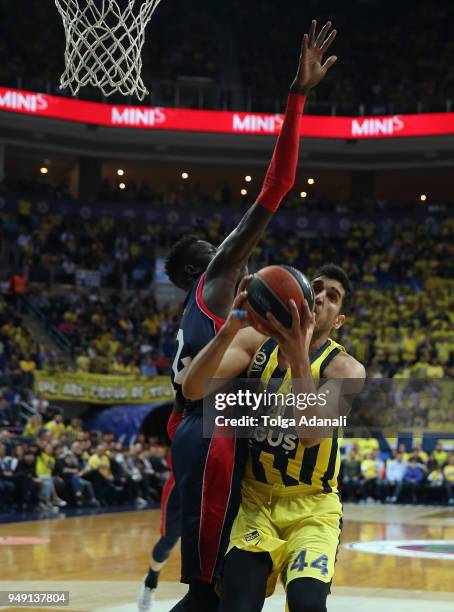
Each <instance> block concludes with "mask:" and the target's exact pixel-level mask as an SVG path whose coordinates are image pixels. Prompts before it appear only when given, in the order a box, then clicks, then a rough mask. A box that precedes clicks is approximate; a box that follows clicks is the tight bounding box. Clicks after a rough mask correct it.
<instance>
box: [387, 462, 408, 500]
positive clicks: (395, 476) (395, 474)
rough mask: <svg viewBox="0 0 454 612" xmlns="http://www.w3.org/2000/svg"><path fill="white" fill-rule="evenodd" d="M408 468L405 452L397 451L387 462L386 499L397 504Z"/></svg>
mask: <svg viewBox="0 0 454 612" xmlns="http://www.w3.org/2000/svg"><path fill="white" fill-rule="evenodd" d="M406 470H407V462H406V461H404V453H403V452H402V451H401V450H399V451H395V454H394V456H393V458H392V459H391V460H390V461H388V462H387V464H386V486H387V496H386V501H390V502H391V503H392V504H395V503H396V502H397V501H398V500H399V496H400V493H401V490H402V483H403V479H404V476H405V472H406Z"/></svg>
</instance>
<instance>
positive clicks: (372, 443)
mask: <svg viewBox="0 0 454 612" xmlns="http://www.w3.org/2000/svg"><path fill="white" fill-rule="evenodd" d="M355 442H356V443H357V445H358V451H359V455H360V457H361V458H362V459H364V458H365V457H366V456H367V455H368V454H369V453H371V452H372V451H374V450H377V451H378V450H379V449H380V445H379V444H378V440H377V439H376V438H358V439H357V440H355Z"/></svg>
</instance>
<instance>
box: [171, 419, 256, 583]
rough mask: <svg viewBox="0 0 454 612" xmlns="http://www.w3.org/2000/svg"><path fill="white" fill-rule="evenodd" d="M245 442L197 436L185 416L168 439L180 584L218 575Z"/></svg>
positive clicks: (195, 422)
mask: <svg viewBox="0 0 454 612" xmlns="http://www.w3.org/2000/svg"><path fill="white" fill-rule="evenodd" d="M246 456H247V441H246V440H236V439H235V438H226V437H215V436H214V437H212V438H204V437H203V419H202V416H201V414H200V413H195V412H194V413H190V414H189V415H188V416H186V417H185V418H184V419H183V421H182V423H181V424H180V426H179V427H178V429H177V431H176V433H175V437H174V439H173V441H172V458H173V470H174V474H175V480H176V484H177V488H178V493H179V498H180V511H181V582H185V583H189V582H192V581H193V580H202V581H204V582H212V580H213V579H214V578H215V577H216V576H217V575H218V574H219V572H220V569H221V565H222V561H223V558H224V555H225V552H226V550H227V546H228V542H229V536H230V530H231V527H232V524H233V521H234V519H235V516H236V513H237V511H238V508H239V503H240V489H241V478H242V476H243V472H244V464H245V458H246Z"/></svg>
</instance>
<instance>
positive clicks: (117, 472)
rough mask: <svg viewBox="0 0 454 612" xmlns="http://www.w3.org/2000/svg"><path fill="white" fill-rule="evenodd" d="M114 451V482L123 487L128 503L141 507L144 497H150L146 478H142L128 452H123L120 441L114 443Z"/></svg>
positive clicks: (144, 500) (143, 503)
mask: <svg viewBox="0 0 454 612" xmlns="http://www.w3.org/2000/svg"><path fill="white" fill-rule="evenodd" d="M114 451H115V452H114V455H113V458H112V462H111V466H112V473H113V474H114V478H115V483H116V484H117V485H118V486H120V487H122V488H123V489H124V492H125V495H126V497H127V499H128V501H129V502H130V503H133V504H136V505H137V506H138V507H139V508H143V507H144V506H146V505H147V501H146V499H144V497H150V491H149V488H148V486H147V485H148V482H147V480H144V478H143V476H142V474H141V472H140V469H139V468H138V465H137V464H136V462H134V461H131V460H130V457H129V453H128V452H124V450H123V445H122V444H121V443H120V442H118V443H117V444H115V445H114Z"/></svg>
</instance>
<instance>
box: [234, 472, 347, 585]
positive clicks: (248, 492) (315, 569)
mask: <svg viewBox="0 0 454 612" xmlns="http://www.w3.org/2000/svg"><path fill="white" fill-rule="evenodd" d="M341 527H342V504H341V502H340V500H339V497H338V495H337V493H313V494H308V492H307V488H306V491H304V492H303V491H302V489H301V487H282V486H280V487H277V486H274V487H273V486H271V485H266V484H262V483H258V482H253V481H246V480H244V481H243V484H242V501H241V505H240V508H239V510H238V514H237V516H236V519H235V521H234V523H233V527H232V531H231V534H230V543H229V547H228V551H227V554H228V552H229V551H230V550H231V549H232V548H234V547H236V548H239V549H241V550H247V551H250V552H268V553H269V554H270V556H271V559H272V561H273V569H272V573H271V575H270V577H269V580H268V586H267V596H269V595H271V594H272V593H273V592H274V589H275V587H276V582H277V580H278V578H279V576H282V580H283V583H284V586H285V587H287V585H288V583H289V582H291V581H292V580H295V579H296V578H315V579H316V580H321V581H322V582H331V580H332V578H333V575H334V564H335V562H336V554H337V548H338V545H339V538H340V532H341Z"/></svg>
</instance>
